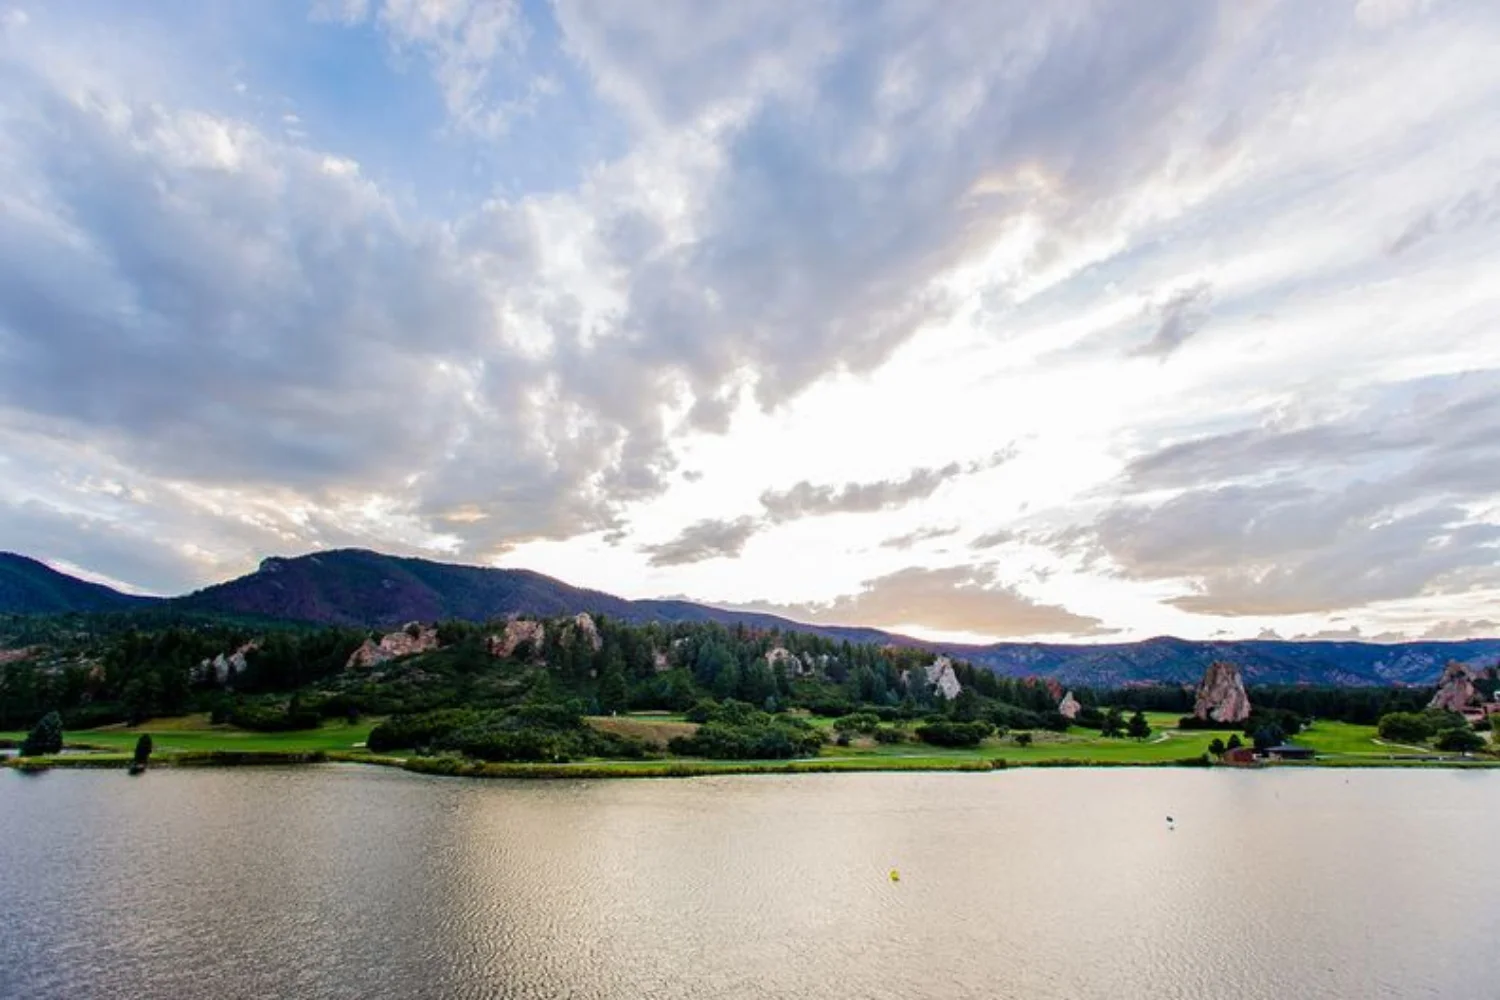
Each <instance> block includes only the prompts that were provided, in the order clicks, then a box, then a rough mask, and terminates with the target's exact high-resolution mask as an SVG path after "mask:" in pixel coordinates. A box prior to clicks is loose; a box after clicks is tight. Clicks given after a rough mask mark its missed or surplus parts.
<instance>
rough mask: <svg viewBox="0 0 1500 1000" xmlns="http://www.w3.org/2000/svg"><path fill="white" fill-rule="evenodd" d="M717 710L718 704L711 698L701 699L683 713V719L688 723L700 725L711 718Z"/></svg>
mask: <svg viewBox="0 0 1500 1000" xmlns="http://www.w3.org/2000/svg"><path fill="white" fill-rule="evenodd" d="M718 710H719V703H718V702H716V701H714V700H713V699H712V698H703V699H700V700H699V701H696V702H694V703H693V707H692V708H690V709H688V710H687V711H686V712H685V713H683V717H684V718H685V719H687V720H688V721H689V722H697V723H699V724H702V723H704V722H707V721H708V720H709V719H710V718H712V717H713V714H714V713H715V712H717V711H718Z"/></svg>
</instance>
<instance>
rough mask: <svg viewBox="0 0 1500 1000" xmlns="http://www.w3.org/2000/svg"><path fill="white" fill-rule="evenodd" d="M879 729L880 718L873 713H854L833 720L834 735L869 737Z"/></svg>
mask: <svg viewBox="0 0 1500 1000" xmlns="http://www.w3.org/2000/svg"><path fill="white" fill-rule="evenodd" d="M879 728H880V716H878V715H876V714H875V713H874V712H856V713H854V714H853V715H846V716H844V717H842V718H839V719H834V720H833V731H834V732H836V733H862V734H865V735H869V734H870V733H873V732H875V730H877V729H879Z"/></svg>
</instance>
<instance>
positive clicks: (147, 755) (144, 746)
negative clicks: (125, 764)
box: [135, 733, 152, 767]
mask: <svg viewBox="0 0 1500 1000" xmlns="http://www.w3.org/2000/svg"><path fill="white" fill-rule="evenodd" d="M151 750H152V744H151V734H150V733H142V734H141V738H140V739H138V740H136V741H135V762H136V763H137V764H139V765H140V766H142V767H145V766H146V762H147V761H149V760H150V759H151Z"/></svg>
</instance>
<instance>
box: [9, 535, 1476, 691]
mask: <svg viewBox="0 0 1500 1000" xmlns="http://www.w3.org/2000/svg"><path fill="white" fill-rule="evenodd" d="M137 610H181V611H184V612H194V613H206V614H233V615H241V616H257V617H263V618H272V619H280V620H285V621H297V622H313V623H320V624H327V625H343V626H355V627H361V628H393V627H396V626H399V625H402V624H404V623H406V622H410V621H435V620H440V619H445V618H457V619H465V620H469V621H485V620H488V619H492V618H503V617H506V616H509V615H536V616H543V617H547V616H554V615H566V614H575V613H577V612H580V611H588V612H593V613H601V614H606V615H610V616H613V617H617V618H620V619H623V620H625V621H629V622H633V623H644V622H649V621H663V622H704V621H717V622H721V623H724V624H726V625H736V624H742V625H745V626H747V627H750V628H757V629H773V628H774V629H780V630H782V631H795V632H811V633H815V634H818V635H822V636H827V637H830V638H833V639H838V640H848V641H850V642H854V643H879V644H887V643H892V644H897V645H902V646H918V647H924V648H928V649H932V650H934V651H935V652H942V653H947V654H949V655H952V656H955V657H958V658H961V659H965V660H968V661H970V662H971V663H974V664H975V665H977V666H983V667H986V668H988V669H990V670H994V671H995V672H997V673H1001V674H1006V675H1014V676H1036V677H1053V678H1057V679H1058V680H1060V681H1062V682H1065V683H1073V684H1089V685H1093V686H1098V687H1117V686H1122V685H1129V684H1142V683H1152V682H1159V683H1192V682H1194V681H1196V680H1197V679H1198V678H1199V677H1201V676H1202V674H1203V671H1204V669H1205V668H1206V667H1207V666H1208V664H1209V663H1211V662H1213V661H1215V660H1228V661H1230V662H1233V663H1235V664H1237V665H1238V666H1239V667H1240V669H1241V670H1242V671H1243V673H1244V675H1245V679H1246V680H1247V681H1248V682H1249V683H1252V684H1254V683H1259V684H1342V685H1355V684H1382V685H1383V684H1431V683H1434V682H1435V681H1436V679H1437V677H1438V675H1439V674H1440V673H1441V672H1442V668H1443V666H1444V665H1445V664H1446V663H1447V662H1448V661H1450V660H1459V661H1461V662H1465V663H1471V664H1477V665H1484V666H1488V665H1491V664H1493V663H1494V662H1495V660H1496V659H1497V658H1500V639H1470V640H1464V641H1458V642H1408V643H1363V642H1323V641H1280V640H1250V641H1195V640H1188V639H1178V638H1173V637H1161V638H1155V639H1146V640H1143V641H1140V642H1129V643H1105V644H1068V643H1018V642H1002V643H994V644H991V645H963V644H954V643H934V642H925V641H922V640H919V639H914V638H911V637H909V636H902V635H897V634H894V633H890V632H884V631H881V630H880V629H874V628H863V627H836V626H827V625H810V624H806V623H802V622H795V621H791V620H789V619H785V618H779V617H776V616H774V615H768V614H759V613H755V612H747V611H735V610H730V609H725V608H716V607H712V606H710V605H706V604H698V603H694V602H692V601H677V600H627V599H625V598H622V597H617V596H615V595H613V594H606V593H603V592H601V591H597V590H585V589H582V588H579V587H574V586H570V585H569V584H566V583H563V582H562V581H560V580H555V579H553V578H552V577H548V576H544V575H542V574H540V573H534V572H531V571H530V570H520V569H494V568H487V567H478V566H461V565H454V564H451V563H441V562H434V561H431V560H427V559H415V558H408V557H401V556H389V555H384V554H381V553H378V552H369V551H364V550H360V549H340V550H334V551H327V552H316V553H311V554H308V555H303V556H297V557H295V558H270V559H266V560H264V561H263V562H262V563H261V564H260V567H259V568H258V569H257V570H256V571H255V572H254V573H250V574H248V575H246V576H242V577H239V578H238V579H234V580H230V581H228V582H226V583H221V584H216V585H214V586H211V587H207V588H205V589H203V590H199V591H196V592H194V593H191V594H187V595H185V596H182V597H172V598H151V597H137V596H134V595H130V594H123V593H120V592H119V591H116V590H113V589H111V588H109V587H106V586H102V585H100V584H96V583H89V582H87V581H84V580H80V579H77V578H75V577H72V576H69V575H67V574H65V573H60V572H58V571H57V570H54V569H52V568H51V567H49V566H47V565H45V564H44V563H41V562H39V561H37V560H35V559H31V558H28V557H26V556H22V555H16V554H14V553H0V613H8V614H22V615H35V614H51V613H60V612H99V611H137Z"/></svg>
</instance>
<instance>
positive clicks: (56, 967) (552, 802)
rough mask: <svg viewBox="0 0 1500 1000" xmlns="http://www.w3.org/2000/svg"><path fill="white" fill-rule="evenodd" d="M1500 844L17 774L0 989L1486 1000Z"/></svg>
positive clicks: (289, 776) (1371, 806)
mask: <svg viewBox="0 0 1500 1000" xmlns="http://www.w3.org/2000/svg"><path fill="white" fill-rule="evenodd" d="M1169 815H1170V816H1172V817H1173V818H1174V819H1175V824H1174V825H1172V826H1169V825H1168V823H1167V821H1166V817H1167V816H1169ZM1497 845H1500V774H1496V773H1475V772H1460V771H1420V772H1419V771H1411V770H1391V771H1373V770H1371V771H1352V770H1333V769H1328V770H1296V769H1284V770H1270V771H1259V772H1238V771H1230V770H1227V769H1220V770H1213V771H1207V770H1201V771H1200V770H1188V769H1181V770H1178V769H1169V770H1161V769H1155V770H1149V769H1106V770H1088V769H1079V770H1061V769H1057V770H1013V771H1009V772H997V773H991V774H910V775H902V774H846V775H799V776H739V777H719V778H698V779H691V780H654V781H653V780H635V781H594V782H584V781H579V782H500V781H476V780H466V779H445V778H426V777H419V776H415V775H409V774H406V773H403V772H400V771H392V770H384V769H377V768H364V767H359V766H355V765H343V766H341V765H328V766H321V767H307V768H289V769H252V768H240V769H205V770H177V771H155V772H152V773H150V774H147V775H144V776H142V777H139V778H130V777H128V776H126V775H125V774H124V773H123V772H113V771H111V772H100V771H75V772H52V773H47V774H41V775H22V774H18V773H15V772H5V773H0V996H4V997H7V998H9V997H27V998H52V997H57V998H61V997H76V998H89V1000H103V998H116V997H118V998H131V1000H137V998H144V997H171V998H178V1000H181V998H195V997H203V998H238V997H265V998H276V1000H287V998H327V997H349V998H368V997H378V996H380V997H401V998H406V997H412V998H426V997H431V998H439V997H443V998H446V997H457V998H465V997H476V998H477V997H513V998H524V1000H535V998H551V997H572V998H621V1000H635V998H705V997H733V998H741V997H743V998H750V997H755V998H780V997H786V998H794V997H795V998H799V1000H801V998H814V997H851V998H859V997H871V998H902V1000H912V998H933V1000H938V998H941V1000H953V998H964V997H973V998H981V997H983V998H1010V997H1014V998H1026V1000H1036V998H1053V997H1056V998H1070V1000H1071V998H1101V1000H1103V998H1109V1000H1119V998H1122V997H1125V998H1135V997H1142V998H1146V997H1150V998H1219V997H1225V998H1233V1000H1288V998H1309V997H1341V998H1342V997H1358V998H1369V997H1402V998H1410V997H1443V998H1449V1000H1451V998H1465V997H1474V998H1481V997H1482V998H1493V997H1495V996H1497V995H1500V957H1497V955H1500V950H1497V945H1496V942H1497V940H1500V934H1497V932H1500V851H1497V849H1496V847H1497ZM892 869H897V870H899V874H900V880H899V881H892V880H891V878H890V877H889V873H890V871H891V870H892Z"/></svg>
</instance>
